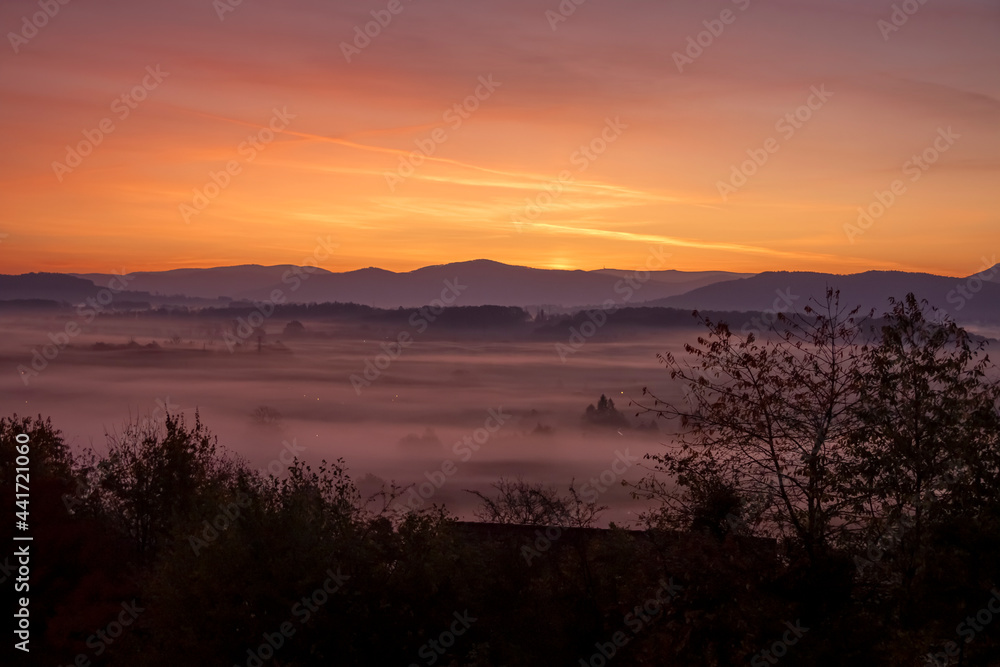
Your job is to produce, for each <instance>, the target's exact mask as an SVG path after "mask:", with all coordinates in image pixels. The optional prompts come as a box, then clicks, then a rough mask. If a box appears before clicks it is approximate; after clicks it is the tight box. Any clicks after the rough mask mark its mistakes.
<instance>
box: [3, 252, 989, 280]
mask: <svg viewBox="0 0 1000 667" xmlns="http://www.w3.org/2000/svg"><path fill="white" fill-rule="evenodd" d="M990 261H992V262H993V263H992V264H987V262H990ZM477 262H488V263H492V264H500V265H503V266H507V267H511V268H524V269H536V270H542V271H581V272H585V273H590V272H595V271H636V272H640V271H644V270H645V269H644V268H643V267H634V268H622V267H618V266H603V267H601V268H565V269H564V268H557V267H551V266H527V265H524V264H508V263H506V262H501V261H499V260H495V259H488V258H485V257H478V258H476V259H464V260H456V261H453V262H446V263H441V264H425V265H420V266H417V267H415V268H411V269H402V270H393V269H387V268H385V267H381V266H358V267H355V268H348V269H330V268H327V267H324V266H314V268H317V269H319V270H321V271H327V272H329V273H334V274H339V273H351V272H356V271H365V270H368V269H374V270H378V271H385V272H387V273H393V274H397V275H398V274H405V273H413V272H414V271H419V270H421V269H429V268H435V267H444V266H451V265H455V264H473V263H477ZM998 265H1000V263H998V262H996V261H995V257H994V258H993V260H988V259H986V257H985V256H983V257H981V258H980V265H979V267H978V268H977V269H976V270H974V271H971V272H970V273H968V274H949V273H934V272H931V271H907V270H902V269H882V268H862V269H858V270H856V271H847V272H839V271H815V270H808V269H800V270H789V269H777V268H776V269H764V270H762V271H731V270H725V269H678V268H668V269H657V270H654V271H652V272H653V273H662V272H667V271H677V272H680V273H716V272H718V273H732V274H736V275H738V274H751V275H760V274H766V273H818V274H824V275H826V274H828V275H836V276H852V275H859V274H863V273H877V272H887V273H891V272H896V273H925V274H928V275H935V276H940V277H943V278H967V277H969V276H974V275H977V274H981V273H982V272H983V271H984V270H987V269H991V268H993V267H994V266H998ZM310 266H313V265H309V264H288V263H285V264H256V263H243V264H228V265H219V266H176V267H172V268H164V269H139V270H134V271H126V272H124V273H122V272H121V271H115V270H112V271H84V270H69V269H67V270H61V271H50V270H41V269H36V270H31V271H23V272H21V273H0V275H8V276H17V275H26V274H32V273H38V274H41V273H52V274H58V275H69V276H86V275H92V274H115V273H117V274H118V275H131V274H134V273H167V272H171V271H184V270H190V271H211V270H214V269H239V268H263V269H273V268H283V267H298V268H306V267H310ZM736 279H739V278H736Z"/></svg>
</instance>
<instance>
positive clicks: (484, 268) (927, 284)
mask: <svg viewBox="0 0 1000 667" xmlns="http://www.w3.org/2000/svg"><path fill="white" fill-rule="evenodd" d="M115 278H116V276H115V275H114V274H100V273H89V274H57V273H28V274H23V275H19V276H10V275H0V300H14V299H22V300H27V299H49V300H54V301H62V302H68V303H79V302H81V301H83V300H84V299H86V298H88V297H92V296H94V295H96V294H97V293H98V292H99V291H101V290H102V289H104V288H105V287H106V286H107V285H109V284H118V283H120V282H121V280H120V277H119V281H117V282H115V283H112V282H111V281H112V280H113V279H115ZM640 278H643V279H644V280H640ZM126 281H127V291H122V292H118V293H116V295H115V299H116V300H119V301H133V302H136V301H137V302H142V301H146V302H150V303H153V304H157V305H160V304H169V303H176V304H178V305H189V306H190V305H194V306H197V305H211V304H216V305H217V304H219V303H227V302H229V301H231V300H235V301H263V300H269V299H271V298H272V297H273V295H275V294H279V295H280V296H281V298H283V299H284V301H285V302H287V303H326V302H342V303H358V304H363V305H368V306H374V307H377V308H399V307H402V308H413V307H418V306H423V305H427V304H429V303H431V302H433V301H435V300H437V299H442V298H443V299H444V300H445V301H446V302H447V301H451V303H452V304H453V305H456V306H481V305H495V306H519V307H529V306H545V307H548V306H550V305H551V306H559V307H565V308H583V307H593V306H599V305H600V304H602V303H606V302H607V301H608V300H610V301H612V302H614V304H615V305H616V306H619V307H620V306H626V305H627V306H649V307H669V308H681V309H690V310H714V311H744V312H748V311H768V310H774V311H782V312H789V311H801V310H802V308H804V307H805V305H807V304H808V303H809V300H810V298H822V296H823V295H824V293H825V292H826V289H827V287H832V288H834V289H839V290H840V292H841V302H842V303H843V304H845V305H847V304H849V305H850V306H851V307H853V306H855V305H860V306H861V307H862V309H863V310H865V311H867V310H868V309H870V308H875V309H876V310H877V311H879V312H884V311H885V310H886V308H887V307H888V299H889V297H896V298H900V297H902V296H904V295H905V294H906V293H908V292H913V293H915V294H916V295H917V296H918V297H919V298H922V299H927V300H928V302H929V303H930V304H931V305H932V306H935V307H937V308H939V309H941V310H943V311H944V312H946V313H947V314H949V315H951V316H952V317H954V318H955V319H956V320H958V321H960V322H970V323H971V322H976V323H987V324H1000V264H998V265H996V266H994V267H992V268H990V269H985V270H983V271H981V272H979V273H977V274H973V275H971V276H967V277H965V278H953V277H948V276H938V275H933V274H928V273H907V272H902V271H867V272H864V273H856V274H847V275H837V274H830V273H818V272H808V271H767V272H764V273H760V274H756V275H755V274H745V273H730V272H725V271H694V272H686V271H677V270H663V271H652V272H649V274H648V276H646V275H644V274H642V273H637V272H635V271H626V270H620V269H598V270H594V271H582V270H563V269H537V268H531V267H526V266H512V265H508V264H502V263H500V262H495V261H491V260H482V259H480V260H472V261H468V262H456V263H452V264H440V265H434V266H426V267H423V268H419V269H416V270H413V271H406V272H399V273H397V272H393V271H387V270H384V269H378V268H374V267H370V268H364V269H357V270H354V271H346V272H342V273H335V272H331V271H327V270H325V269H317V268H311V267H297V266H293V265H277V266H260V265H255V264H250V265H243V266H228V267H215V268H205V269H174V270H171V271H152V272H137V273H132V274H128V275H127V277H126Z"/></svg>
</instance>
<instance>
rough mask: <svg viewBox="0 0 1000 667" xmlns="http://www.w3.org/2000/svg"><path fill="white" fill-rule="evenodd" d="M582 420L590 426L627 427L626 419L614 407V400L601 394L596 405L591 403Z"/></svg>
mask: <svg viewBox="0 0 1000 667" xmlns="http://www.w3.org/2000/svg"><path fill="white" fill-rule="evenodd" d="M583 421H584V423H586V424H589V425H591V426H603V427H607V428H627V427H628V425H629V423H628V419H627V418H626V417H625V415H623V414H622V413H621V412H620V411H619V410H618V409H617V408H616V407H615V402H614V401H613V400H611V399H610V398H608V397H607V396H605V395H604V394H601V398H600V399H599V400H598V401H597V407H594V404H593V403H591V404H590V405H588V406H587V410H586V411H585V412H584V414H583Z"/></svg>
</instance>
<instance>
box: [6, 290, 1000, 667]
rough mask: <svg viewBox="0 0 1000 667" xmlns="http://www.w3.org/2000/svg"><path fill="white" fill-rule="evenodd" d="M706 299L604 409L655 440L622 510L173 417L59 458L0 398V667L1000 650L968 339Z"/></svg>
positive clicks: (994, 495) (997, 566) (726, 661)
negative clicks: (727, 319)
mask: <svg viewBox="0 0 1000 667" xmlns="http://www.w3.org/2000/svg"><path fill="white" fill-rule="evenodd" d="M706 324H707V326H708V328H707V331H706V334H705V336H704V337H703V338H701V339H699V340H698V341H697V343H695V344H692V345H691V346H690V347H689V350H688V352H689V356H688V358H687V359H686V360H678V359H674V358H673V357H669V356H668V357H664V359H663V362H664V363H665V364H666V366H667V369H668V371H669V372H670V373H671V375H672V376H673V377H674V379H675V380H678V381H680V382H682V383H683V386H684V388H685V392H684V396H683V398H682V400H680V401H676V402H670V401H661V400H659V399H658V398H656V397H654V396H652V395H646V396H645V397H644V399H643V400H641V401H639V404H638V405H634V406H633V409H637V410H638V411H639V412H647V413H649V415H651V416H654V417H657V418H660V419H658V422H659V423H660V425H661V427H662V428H664V429H665V430H667V431H669V433H670V437H672V438H674V439H675V440H677V441H679V442H680V443H682V446H680V447H675V448H671V449H666V448H664V450H663V454H661V455H657V456H652V457H650V459H649V460H648V461H647V462H646V463H647V465H648V467H649V474H648V476H647V477H646V478H644V479H643V481H642V482H641V483H639V484H638V485H636V486H635V487H634V492H635V493H636V494H639V495H642V496H645V497H647V498H650V499H654V500H656V501H658V502H656V503H655V504H654V506H653V509H652V510H651V511H650V512H649V513H648V515H646V516H645V517H644V523H643V525H641V526H636V527H631V528H632V529H630V530H626V529H623V528H619V527H615V526H612V527H611V528H610V529H608V530H596V529H594V528H593V525H594V523H595V520H596V518H597V517H598V515H599V513H600V510H601V507H600V506H599V505H598V504H597V503H595V502H589V501H588V500H585V499H581V497H580V494H578V493H577V492H576V491H575V490H573V489H571V490H570V491H569V493H568V494H560V493H557V492H556V491H555V490H553V489H550V488H548V487H545V486H541V485H531V484H527V483H524V482H521V481H519V480H500V481H499V482H498V483H497V484H496V486H495V492H496V493H495V494H493V495H486V494H482V495H481V500H482V502H483V504H482V506H481V518H482V519H483V523H480V524H468V523H460V522H456V521H454V520H453V519H451V518H450V517H448V516H447V514H446V513H445V512H444V511H443V510H441V509H439V508H438V509H432V510H424V511H418V512H409V513H401V512H400V511H399V510H398V509H396V508H397V507H399V504H398V503H393V501H394V500H395V499H396V498H397V497H398V495H399V493H400V491H401V489H398V488H394V487H389V488H385V489H383V491H382V493H381V494H377V495H376V496H373V497H371V498H363V497H362V496H361V494H360V493H359V491H358V489H357V487H356V486H355V485H354V483H353V482H352V480H351V478H350V477H349V475H348V473H347V471H346V469H345V467H344V464H343V462H341V461H338V462H334V463H323V464H319V465H318V466H314V467H310V465H308V464H306V463H305V462H302V461H296V462H295V463H293V464H292V465H291V466H289V468H288V470H287V471H286V472H285V473H284V474H283V475H281V476H280V477H278V478H275V477H270V478H264V477H262V476H261V474H260V473H258V472H257V471H254V470H251V469H249V468H248V466H247V465H246V464H245V463H243V462H242V461H241V460H240V459H238V458H236V457H234V456H231V455H229V454H227V453H226V452H225V451H224V450H222V449H221V448H219V447H218V446H217V444H216V441H215V438H214V437H213V436H212V435H211V434H210V433H209V431H208V429H207V427H206V426H205V425H204V424H202V423H201V422H200V420H199V419H198V418H197V417H195V419H194V423H190V422H187V421H185V420H184V419H183V418H182V417H179V416H174V415H168V416H167V417H166V420H165V422H163V423H159V424H151V423H144V422H141V421H139V422H134V423H131V424H128V425H126V426H125V427H123V428H122V429H121V431H119V432H117V433H112V434H110V435H109V436H108V452H107V453H106V454H103V455H96V454H94V453H93V452H87V453H83V454H81V455H78V456H73V455H71V453H70V452H69V451H68V449H67V447H66V446H65V444H64V443H63V441H62V440H61V438H60V434H59V431H58V430H57V429H56V428H55V427H54V426H53V425H52V424H51V423H50V422H49V421H47V420H45V419H43V418H42V417H37V418H27V417H20V416H17V415H15V416H12V417H6V418H3V419H2V420H0V448H2V449H0V452H2V457H0V481H2V485H3V503H4V507H10V508H13V507H14V467H15V456H16V453H15V447H16V442H15V436H16V435H17V434H21V433H23V434H27V435H28V436H29V438H30V453H31V454H30V455H31V468H32V473H31V497H32V504H31V525H32V534H33V536H34V542H33V545H32V554H33V555H32V570H33V575H32V579H31V581H30V584H31V595H32V603H31V614H32V630H33V634H32V637H33V639H32V642H31V653H30V655H27V656H26V655H24V654H19V655H15V656H14V658H12V661H11V662H5V663H4V664H32V665H47V666H50V665H78V666H80V667H84V666H86V665H127V666H133V665H144V666H146V665H148V666H160V665H163V666H168V665H169V666H171V667H173V666H175V665H190V666H197V665H206V666H207V665H226V666H228V665H245V666H247V667H254V666H257V667H260V666H261V665H273V666H275V667H279V666H280V667H289V666H293V665H294V666H312V665H412V664H416V665H470V666H471V665H483V666H485V665H512V666H515V665H525V666H527V665H531V666H534V665H593V666H601V665H605V664H607V665H623V666H624V665H738V664H749V665H752V666H754V667H757V666H760V665H772V664H778V663H781V664H784V665H920V664H939V665H946V664H961V665H992V664H1000V428H998V424H1000V416H998V398H1000V385H998V383H997V377H996V374H995V372H996V369H995V367H994V366H992V364H991V363H990V362H989V360H988V357H986V356H985V355H984V354H983V351H982V350H981V349H980V347H978V346H977V345H976V344H975V343H974V342H972V341H971V340H970V338H969V337H968V336H967V335H966V334H965V332H964V331H962V330H961V329H960V328H959V327H957V326H955V325H954V324H951V323H949V322H947V321H940V320H937V319H935V320H933V321H931V320H929V319H927V318H925V316H924V309H923V308H922V307H921V304H919V303H917V302H916V300H914V299H912V298H907V299H906V300H904V301H903V302H900V303H896V304H895V305H894V309H893V312H892V314H891V316H889V317H888V318H886V319H884V320H881V321H879V323H878V328H877V329H875V330H872V329H871V328H870V326H871V325H870V322H869V321H868V320H865V319H856V314H855V313H850V312H845V311H844V310H843V309H841V308H840V306H839V305H838V303H837V299H836V295H835V294H830V295H828V299H827V301H826V302H825V303H823V304H817V309H816V310H813V311H811V312H810V313H808V314H807V315H806V316H803V317H800V318H796V319H794V320H786V319H784V318H781V319H780V321H779V322H778V323H777V325H776V327H775V330H774V331H773V332H772V335H771V336H770V337H768V338H766V339H758V338H757V337H755V336H754V335H747V336H743V335H736V334H733V333H732V332H731V331H730V330H729V327H728V326H727V325H725V324H718V323H713V322H708V321H706ZM612 410H614V406H613V404H612V405H610V406H608V405H603V406H602V405H599V406H598V407H597V408H595V409H594V410H593V411H591V412H592V413H593V414H591V415H590V417H591V418H592V419H597V418H598V417H600V418H601V419H604V420H607V419H611V417H608V415H612V417H613V416H614V413H613V412H612ZM12 523H13V521H8V522H7V524H8V525H12ZM9 537H10V536H9V535H8V540H7V541H6V542H5V544H8V545H9V544H11V541H10V540H9ZM5 550H7V547H5ZM4 555H6V554H4ZM14 562H15V559H14V558H13V557H10V558H8V559H7V561H5V562H2V563H0V566H2V571H0V577H3V586H4V591H5V595H6V596H7V599H8V600H9V602H8V604H10V605H13V600H12V599H11V598H12V596H13V591H12V584H13V581H14V579H15V577H16V570H15V569H11V566H12V564H13V563H14ZM11 608H13V607H12V606H11ZM7 618H8V619H9V618H10V616H9V615H8V616H7ZM8 646H9V644H8ZM5 648H6V647H5Z"/></svg>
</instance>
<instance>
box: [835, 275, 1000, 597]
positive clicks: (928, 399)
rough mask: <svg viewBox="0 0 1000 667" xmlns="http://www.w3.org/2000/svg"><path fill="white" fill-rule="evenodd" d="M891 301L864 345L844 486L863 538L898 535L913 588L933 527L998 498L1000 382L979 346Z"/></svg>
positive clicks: (908, 300) (976, 512)
mask: <svg viewBox="0 0 1000 667" xmlns="http://www.w3.org/2000/svg"><path fill="white" fill-rule="evenodd" d="M891 302H892V310H891V312H890V313H889V314H888V316H887V318H886V322H885V324H884V325H883V326H882V327H881V331H880V332H879V335H878V338H877V339H876V342H875V344H873V345H870V346H866V347H865V364H864V368H865V375H864V376H863V377H858V382H857V384H858V392H859V401H858V404H857V413H858V417H859V420H860V428H858V430H857V431H856V432H854V433H853V434H852V436H851V437H850V439H849V445H850V449H851V454H852V458H853V460H854V463H853V465H852V469H851V474H850V475H848V476H847V478H846V480H847V481H848V485H847V486H848V491H847V493H848V494H849V495H850V496H852V497H853V498H855V499H856V503H855V506H854V511H855V512H856V514H857V518H858V519H860V520H861V521H860V523H861V525H863V526H865V530H863V531H862V532H861V534H860V535H859V538H860V542H861V543H873V542H876V541H878V540H880V539H882V538H883V536H884V534H885V533H887V532H889V533H891V534H895V535H896V538H895V539H894V540H893V542H894V543H895V546H898V549H895V551H897V552H899V553H900V555H901V558H902V562H901V569H902V574H903V576H904V581H905V582H910V581H912V580H913V578H914V577H915V576H917V575H918V573H919V572H920V571H922V570H923V568H924V566H925V564H926V559H927V557H928V556H929V555H931V554H932V551H934V550H935V549H937V548H939V547H940V546H941V545H939V544H932V543H931V535H932V533H931V530H930V528H931V526H932V525H934V524H936V525H942V524H948V523H951V522H952V521H955V520H968V519H970V518H974V517H976V516H980V515H982V514H983V512H984V511H987V510H989V503H990V499H994V498H997V496H998V494H1000V442H998V438H1000V416H998V410H997V406H998V405H1000V384H998V382H997V379H996V367H995V366H994V365H993V364H992V363H991V362H990V359H989V356H988V355H985V354H984V353H983V350H984V346H985V343H984V342H982V341H981V342H979V343H973V341H972V338H971V337H970V335H969V334H968V332H966V331H965V330H964V329H962V328H961V327H959V326H958V325H957V324H955V323H954V322H953V321H950V320H948V319H943V320H942V319H940V318H936V317H935V318H933V320H932V319H928V318H927V317H926V316H925V313H924V311H925V309H926V306H927V303H926V301H925V302H922V303H920V302H918V301H917V299H916V298H915V297H914V296H913V295H912V294H910V295H907V296H906V297H905V298H904V299H903V300H900V301H896V300H892V301H891ZM991 375H992V377H991Z"/></svg>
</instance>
